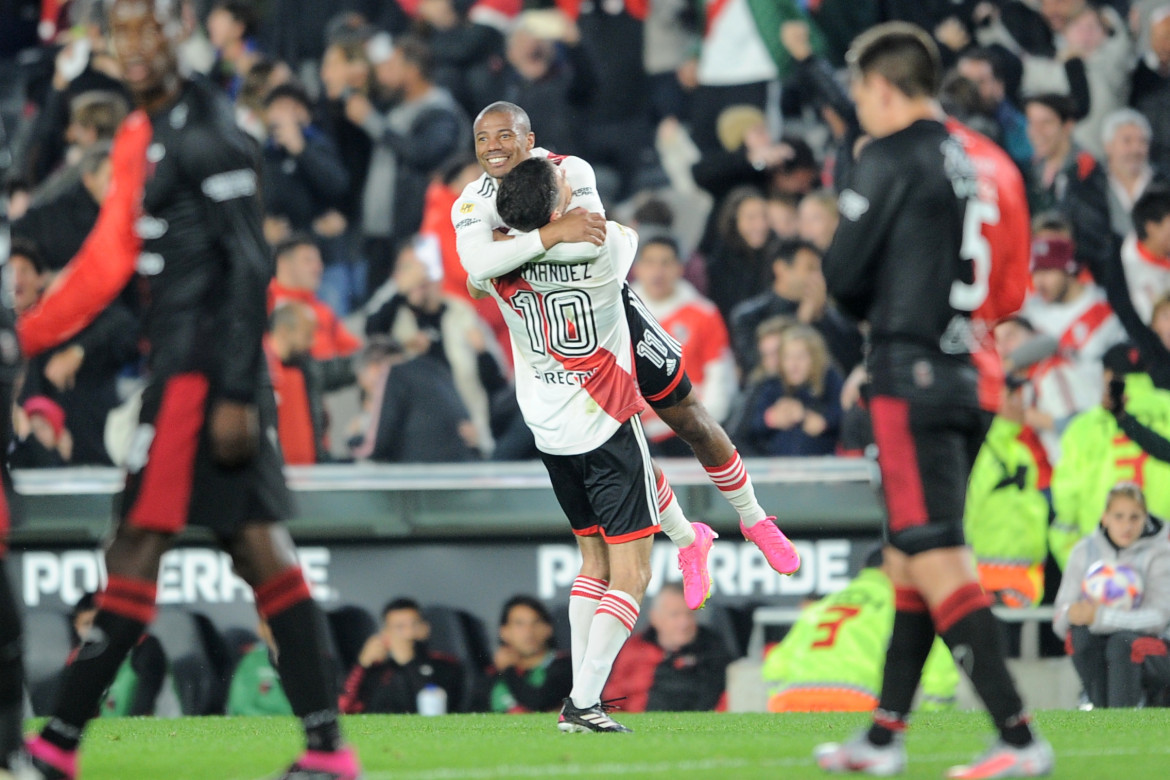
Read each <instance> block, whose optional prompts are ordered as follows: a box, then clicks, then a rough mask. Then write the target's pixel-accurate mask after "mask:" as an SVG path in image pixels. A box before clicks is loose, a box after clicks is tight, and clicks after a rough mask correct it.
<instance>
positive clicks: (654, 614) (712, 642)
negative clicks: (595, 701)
mask: <svg viewBox="0 0 1170 780" xmlns="http://www.w3.org/2000/svg"><path fill="white" fill-rule="evenodd" d="M729 663H731V654H730V653H728V651H727V647H726V645H725V644H724V643H723V639H722V638H721V637H720V636H719V635H718V634H716V633H715V632H713V631H711V630H710V629H708V628H705V627H703V626H700V625H699V624H698V622H697V621H696V620H695V613H694V612H692V611H691V610H690V609H688V608H687V604H686V601H685V600H684V599H683V591H682V586H681V585H679V584H678V583H667V584H665V585H663V586H662V589H661V590H660V591H659V592H658V595H657V596H655V597H654V602H653V604H652V606H651V607H650V628H649V629H647V630H646V631H645V632H643V633H642V634H639V635H637V636H632V637H630V638H629V640H627V641H626V644H625V647H623V648H622V651H621V653H620V654H618V657H617V661H615V662H614V665H613V673H612V674H610V676H609V683H608V684H607V685H606V686H605V691H604V692H603V693H602V695H601V698H602V699H603V700H605V699H620V698H622V697H625V701H624V702H623V703H622V709H623V710H625V711H627V712H649V711H664V710H665V711H697V710H713V709H715V708H716V706H717V705H719V704H720V700H721V699H722V698H723V690H724V688H725V687H726V671H727V665H728V664H729Z"/></svg>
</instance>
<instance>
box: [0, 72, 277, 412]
mask: <svg viewBox="0 0 1170 780" xmlns="http://www.w3.org/2000/svg"><path fill="white" fill-rule="evenodd" d="M111 160H112V163H113V180H112V184H111V187H110V192H109V195H108V196H107V198H106V201H105V203H103V205H102V209H101V213H100V214H99V216H98V221H97V224H96V225H95V227H94V229H93V231H92V232H91V233H90V235H89V238H88V239H87V240H86V242H85V244H84V245H83V246H82V248H81V250H80V251H79V252H78V254H77V256H76V257H74V259H73V260H72V261H71V262H70V264H69V265H68V266H67V267H66V269H65V270H64V271H63V272H62V274H61V275H60V276H59V277H58V279H57V280H56V281H55V282H54V284H53V286H52V287H51V288H50V289H49V291H48V292H47V293H46V295H45V296H44V298H42V300H41V302H40V303H39V304H38V305H37V306H35V307H34V308H33V309H32V310H30V311H29V312H28V313H27V314H26V315H25V316H24V317H22V318H21V319H20V322H19V323H18V326H17V331H18V335H19V337H20V342H21V346H22V347H23V349H24V351H25V353H26V354H27V355H29V356H31V355H35V354H36V353H38V352H41V351H43V350H45V349H47V348H49V347H51V346H53V345H55V344H58V343H60V342H61V341H64V340H65V339H68V338H69V337H71V336H72V335H73V334H75V333H77V332H78V331H79V330H80V329H81V328H83V327H85V325H87V324H88V323H89V322H90V321H91V320H92V319H93V318H94V317H95V316H96V315H97V314H98V313H99V312H101V311H102V310H103V309H104V308H105V307H106V306H107V305H108V304H109V302H110V301H111V300H113V298H114V297H115V296H116V295H117V294H118V293H119V292H120V291H121V290H122V288H123V287H124V286H125V285H126V283H127V282H128V281H129V280H130V279H131V277H133V276H134V274H135V273H136V272H137V273H138V274H140V275H141V276H142V277H143V278H144V280H145V287H146V297H147V304H146V314H145V318H144V320H145V324H144V328H145V336H146V339H147V341H148V342H149V345H150V370H151V374H152V377H153V378H154V379H156V380H161V379H165V378H166V377H169V376H173V375H175V374H177V373H182V372H187V371H196V372H199V373H202V374H205V375H206V376H207V377H208V378H209V380H210V382H211V387H212V392H213V393H215V394H216V395H217V396H222V397H227V398H232V399H234V400H239V401H253V400H254V399H255V395H256V392H257V387H258V382H257V378H258V377H259V376H261V374H262V370H263V364H262V355H261V348H260V340H261V337H262V335H263V333H264V330H265V325H266V312H265V291H266V288H267V285H268V280H269V279H270V278H271V277H272V260H271V258H270V256H269V253H268V249H267V245H266V243H265V241H264V234H263V230H262V208H261V205H260V199H259V197H258V194H257V185H258V171H259V153H258V150H257V148H256V146H255V144H254V143H253V142H252V141H251V140H250V139H249V138H248V137H247V136H246V135H245V134H244V133H243V132H242V131H241V130H240V129H239V128H238V127H237V126H236V124H235V119H234V115H233V112H232V107H231V104H230V103H229V102H228V101H227V99H226V98H225V97H224V96H223V95H222V94H220V93H218V92H217V90H215V89H214V87H212V86H210V85H208V84H206V83H204V82H200V81H189V82H186V83H185V84H184V85H183V88H182V90H181V92H180V94H179V97H178V98H177V100H176V101H175V102H174V103H172V104H171V105H169V106H168V107H166V108H165V109H162V110H160V111H158V112H157V113H155V114H152V115H147V114H146V113H144V112H143V111H135V112H134V113H132V114H131V115H130V116H128V117H127V118H126V120H125V121H124V122H123V124H122V126H121V127H120V128H119V131H118V135H117V137H116V138H115V141H114V147H113V150H112V152H111Z"/></svg>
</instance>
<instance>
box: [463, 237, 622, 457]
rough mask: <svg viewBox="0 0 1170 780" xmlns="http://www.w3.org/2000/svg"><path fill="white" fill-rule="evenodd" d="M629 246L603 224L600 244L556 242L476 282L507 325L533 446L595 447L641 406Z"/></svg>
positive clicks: (567, 450) (578, 450)
mask: <svg viewBox="0 0 1170 780" xmlns="http://www.w3.org/2000/svg"><path fill="white" fill-rule="evenodd" d="M637 247H638V237H637V234H636V233H635V232H634V231H633V230H630V229H629V228H626V227H624V226H622V225H619V224H618V223H616V222H609V223H608V226H607V230H606V240H605V243H604V244H603V245H602V246H601V247H595V246H593V245H592V244H559V245H557V246H556V247H554V248H553V249H551V250H549V252H547V253H545V255H547V257H546V256H541V257H538V258H537V259H536V260H534V261H532V262H528V263H525V264H524V265H522V266H520V267H519V268H518V269H516V270H515V271H513V272H512V273H509V274H507V275H505V276H501V277H498V278H496V279H494V280H492V281H491V282H490V283H485V284H483V285H482V289H484V290H485V291H487V292H490V293H491V294H492V297H494V298H495V299H496V303H497V304H498V305H499V307H500V311H501V312H503V315H504V320H505V322H507V324H508V330H509V332H510V334H511V337H512V355H513V359H514V362H515V367H516V398H517V401H518V402H519V404H520V411H521V412H522V413H523V414H524V421H525V422H526V423H527V424H528V427H529V428H531V429H532V433H533V436H534V437H535V439H536V446H537V448H538V449H540V451H541V452H545V453H548V454H549V455H580V454H582V453H585V452H589V451H591V450H595V449H597V448H598V447H600V446H601V445H602V444H604V443H605V442H606V441H608V440H609V439H610V437H612V436H613V435H614V433H616V432H617V430H618V428H620V427H621V425H622V423H624V422H626V421H627V420H628V419H630V418H631V417H633V416H634V415H635V414H637V413H638V412H640V411H642V409H643V408H644V407H645V402H644V401H643V400H642V396H641V394H640V393H639V391H638V383H637V380H636V378H635V377H634V372H633V365H632V362H633V361H632V352H631V347H630V331H629V326H628V325H627V323H626V314H625V307H624V305H623V303H622V283H623V281H624V280H625V278H626V276H627V274H628V273H629V271H630V266H631V265H632V264H633V261H634V254H635V252H636V251H637ZM554 258H555V262H547V260H554ZM542 261H545V262H542Z"/></svg>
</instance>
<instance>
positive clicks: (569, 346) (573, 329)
mask: <svg viewBox="0 0 1170 780" xmlns="http://www.w3.org/2000/svg"><path fill="white" fill-rule="evenodd" d="M508 303H509V304H510V305H511V306H512V308H513V309H515V310H516V311H517V312H519V314H520V316H522V317H523V318H524V325H525V328H526V329H527V330H528V340H529V343H530V344H531V346H532V351H533V352H536V353H538V354H541V355H548V354H552V355H553V356H554V357H588V356H589V355H592V354H593V353H594V352H596V351H597V325H596V324H595V323H594V320H593V304H592V302H591V301H590V300H589V295H588V293H585V292H584V291H582V290H554V291H553V292H550V293H548V294H547V295H545V296H543V297H542V296H541V295H540V294H538V293H537V292H536V291H535V290H520V291H518V292H517V293H516V294H515V295H513V296H512V297H511V298H509V299H508Z"/></svg>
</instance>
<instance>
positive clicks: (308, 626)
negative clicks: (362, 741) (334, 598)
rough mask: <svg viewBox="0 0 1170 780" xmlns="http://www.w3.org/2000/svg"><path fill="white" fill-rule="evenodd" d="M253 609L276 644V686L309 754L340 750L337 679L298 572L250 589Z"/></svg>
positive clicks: (319, 618)
mask: <svg viewBox="0 0 1170 780" xmlns="http://www.w3.org/2000/svg"><path fill="white" fill-rule="evenodd" d="M256 608H257V609H258V610H259V611H260V614H261V615H263V616H264V618H265V619H266V620H267V621H268V625H269V627H270V628H271V629H272V637H273V638H274V639H275V640H276V647H277V650H278V652H277V665H278V667H279V669H280V681H281V684H282V685H283V686H284V692H285V694H286V695H287V696H288V701H289V704H291V705H292V708H293V712H294V713H295V714H296V716H297V717H298V718H300V719H301V723H302V724H303V725H304V729H305V741H306V742H307V743H308V748H309V750H318V751H325V752H332V751H334V750H337V749H338V748H339V747H341V728H340V726H338V723H337V675H336V662H335V660H334V658H333V650H332V646H331V645H330V644H329V640H328V636H327V631H328V628H327V626H326V624H325V614H324V613H323V612H322V611H321V608H320V607H318V606H317V602H315V601H313V598H312V596H311V595H310V594H309V585H308V583H306V582H305V577H304V574H302V573H301V569H300V567H294V568H291V569H287V570H285V571H284V572H282V573H280V574H278V575H276V576H275V577H273V578H272V579H270V580H268V581H267V582H265V583H263V584H261V585H260V586H259V587H257V588H256Z"/></svg>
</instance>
